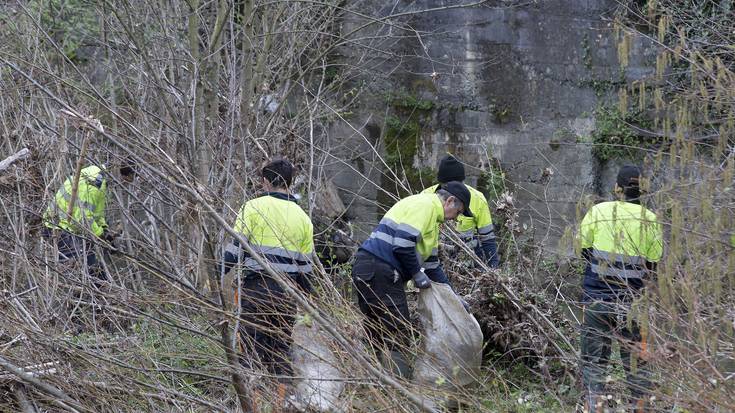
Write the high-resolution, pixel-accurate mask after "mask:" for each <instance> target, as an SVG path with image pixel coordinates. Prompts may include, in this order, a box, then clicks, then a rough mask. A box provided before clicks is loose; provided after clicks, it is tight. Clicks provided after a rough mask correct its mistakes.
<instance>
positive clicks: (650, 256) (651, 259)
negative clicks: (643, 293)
mask: <svg viewBox="0 0 735 413" xmlns="http://www.w3.org/2000/svg"><path fill="white" fill-rule="evenodd" d="M577 239H578V241H579V247H580V248H581V250H582V254H583V256H584V257H585V258H586V259H587V261H588V263H587V268H586V270H585V277H584V292H585V298H586V299H592V300H616V299H624V298H629V297H631V293H635V292H637V291H638V290H640V289H641V288H643V279H644V278H645V276H646V274H647V273H648V272H649V271H651V269H652V267H653V265H652V264H655V263H657V262H658V261H659V260H661V256H662V254H663V234H662V229H661V225H660V224H659V222H658V219H657V218H656V215H655V214H654V213H653V212H651V211H649V210H648V209H646V208H645V207H643V206H641V205H638V204H635V203H631V202H622V201H612V202H603V203H600V204H597V205H595V206H593V207H592V208H591V209H590V210H589V211H588V212H587V214H586V215H585V216H584V219H582V223H581V225H580V229H579V233H578V234H577Z"/></svg>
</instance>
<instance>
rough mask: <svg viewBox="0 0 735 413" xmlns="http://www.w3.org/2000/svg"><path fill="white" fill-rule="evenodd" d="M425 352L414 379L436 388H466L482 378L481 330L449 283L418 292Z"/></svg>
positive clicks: (417, 360) (418, 361) (434, 285)
mask: <svg viewBox="0 0 735 413" xmlns="http://www.w3.org/2000/svg"><path fill="white" fill-rule="evenodd" d="M418 312H419V319H420V320H421V324H422V326H423V337H422V339H423V351H422V352H421V354H419V356H418V357H417V359H416V367H415V369H414V379H415V380H416V381H417V382H418V383H420V384H425V385H431V386H434V387H439V388H441V387H447V388H449V387H454V386H466V385H469V384H472V383H474V382H475V381H476V380H477V377H479V372H480V364H481V363H482V330H481V329H480V324H479V323H478V322H477V320H475V317H473V316H472V314H469V313H468V312H467V311H466V310H465V309H464V306H463V305H462V302H461V301H460V299H459V297H457V295H456V294H455V293H454V291H452V289H451V287H449V285H447V284H440V283H431V288H427V289H424V290H421V292H420V293H419V307H418Z"/></svg>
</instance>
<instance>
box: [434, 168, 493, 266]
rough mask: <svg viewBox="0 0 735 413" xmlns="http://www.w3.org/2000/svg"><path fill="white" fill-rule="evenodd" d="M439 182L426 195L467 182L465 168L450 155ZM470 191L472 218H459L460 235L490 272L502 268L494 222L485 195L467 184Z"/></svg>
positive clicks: (439, 171) (439, 175)
mask: <svg viewBox="0 0 735 413" xmlns="http://www.w3.org/2000/svg"><path fill="white" fill-rule="evenodd" d="M436 178H437V180H438V181H439V184H437V185H433V186H430V187H428V188H426V189H424V190H423V191H422V192H423V193H433V192H436V190H437V189H438V188H439V186H440V185H441V184H443V183H445V182H449V181H459V182H463V181H464V179H465V170H464V165H463V164H462V162H460V161H459V160H458V159H457V158H455V157H454V156H452V155H447V156H445V157H444V158H442V160H441V161H440V162H439V170H438V171H437V174H436ZM465 186H466V187H467V189H468V190H469V191H470V196H471V198H470V209H471V210H472V215H473V216H472V217H465V216H460V217H459V218H457V226H456V228H457V232H459V236H460V238H461V239H462V240H463V241H464V242H465V243H467V246H469V247H470V248H472V249H473V250H474V252H475V254H477V256H478V257H480V258H481V259H483V260H484V261H485V262H486V263H487V265H488V266H489V267H490V268H497V267H498V266H499V265H500V259H499V257H498V244H497V242H496V241H495V231H494V228H493V219H492V216H491V215H490V207H489V206H488V204H487V199H485V195H483V194H482V192H480V191H478V190H477V189H475V188H473V187H471V186H469V185H467V184H465Z"/></svg>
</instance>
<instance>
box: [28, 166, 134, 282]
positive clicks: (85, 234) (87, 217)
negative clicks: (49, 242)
mask: <svg viewBox="0 0 735 413" xmlns="http://www.w3.org/2000/svg"><path fill="white" fill-rule="evenodd" d="M120 175H121V177H122V178H123V182H129V181H130V180H131V179H132V178H133V177H134V175H135V170H134V168H133V165H132V164H131V163H129V162H128V163H126V164H124V165H123V166H121V167H120ZM107 178H108V177H107V174H106V172H105V167H104V165H102V166H96V165H91V166H87V167H85V168H82V170H81V171H80V174H79V184H78V186H77V192H76V195H77V196H76V198H75V199H74V205H73V208H72V211H71V215H69V203H70V202H71V200H72V193H73V192H74V189H73V186H74V177H73V176H70V177H69V178H67V179H66V181H64V184H63V185H62V186H61V188H59V190H58V191H56V194H55V196H54V199H52V200H51V203H50V204H49V206H48V208H47V209H46V212H45V213H44V216H43V223H44V226H45V227H46V228H45V231H44V236H45V237H46V238H48V239H51V238H53V237H54V233H56V236H57V245H58V249H59V260H60V261H65V260H69V259H76V258H77V257H80V256H84V257H85V263H86V268H87V269H88V271H89V273H90V275H92V276H93V277H95V278H96V279H104V278H105V273H104V270H103V268H102V265H101V264H100V263H99V260H98V258H97V254H96V253H95V248H94V245H95V242H96V241H98V240H100V239H103V240H105V241H107V242H111V241H112V240H113V239H114V235H113V234H112V233H110V232H109V231H108V230H107V222H106V221H105V207H106V204H107Z"/></svg>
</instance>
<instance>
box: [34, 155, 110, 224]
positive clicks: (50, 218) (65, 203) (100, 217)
mask: <svg viewBox="0 0 735 413" xmlns="http://www.w3.org/2000/svg"><path fill="white" fill-rule="evenodd" d="M73 179H74V177H69V178H67V180H66V181H65V182H64V185H62V186H61V188H59V190H58V191H56V195H55V196H54V199H53V200H52V201H51V203H50V204H49V206H48V208H47V209H46V212H45V213H44V217H43V220H44V225H45V226H46V227H48V228H57V227H58V228H61V229H63V230H65V231H68V232H71V233H73V234H81V233H82V232H83V230H84V229H87V230H89V231H91V232H92V233H93V234H94V235H96V236H98V237H99V236H101V235H102V233H103V232H104V230H105V228H107V222H106V221H105V204H106V202H107V180H106V179H105V175H104V171H103V170H102V169H101V168H100V167H98V166H88V167H86V168H84V169H82V170H81V173H80V175H79V186H78V187H77V198H76V200H75V201H74V209H73V210H72V216H71V219H70V217H69V216H68V215H67V213H68V211H69V202H70V201H71V194H72V187H73V185H74V182H73Z"/></svg>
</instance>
